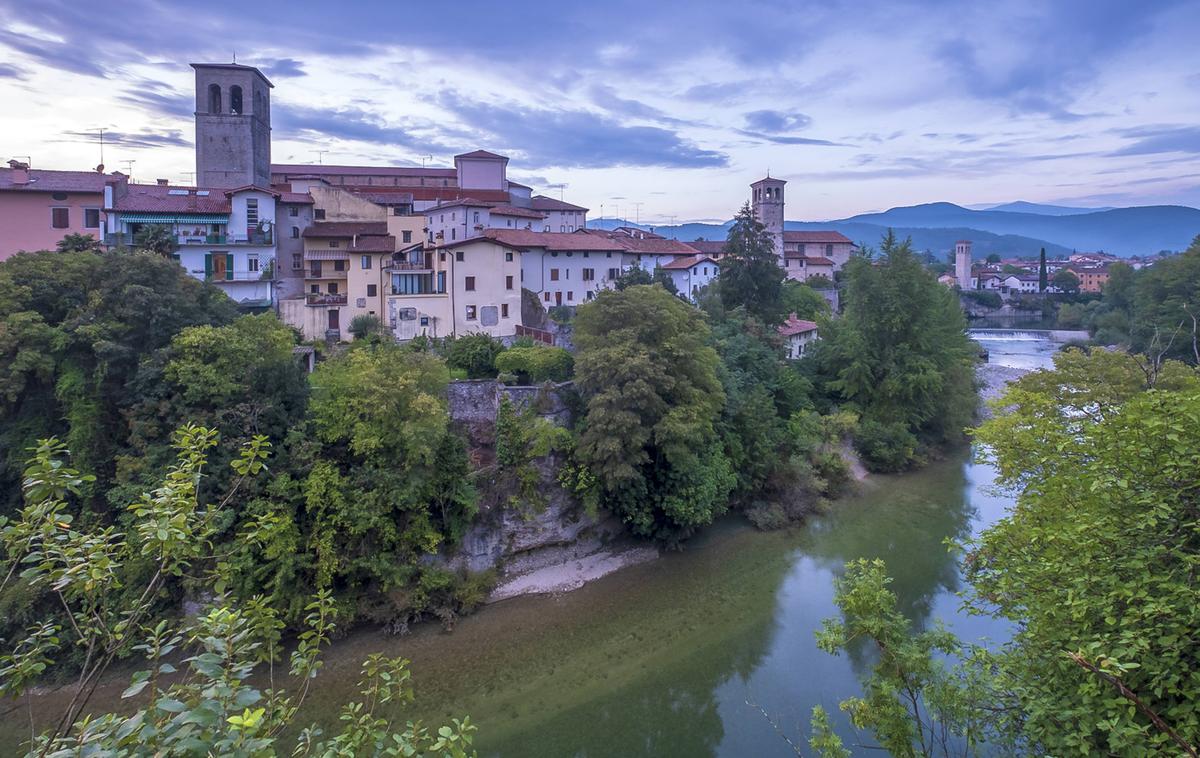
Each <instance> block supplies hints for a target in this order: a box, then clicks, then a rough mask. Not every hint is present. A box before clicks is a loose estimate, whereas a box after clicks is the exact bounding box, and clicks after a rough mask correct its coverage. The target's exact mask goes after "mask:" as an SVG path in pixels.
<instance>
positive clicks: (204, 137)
mask: <svg viewBox="0 0 1200 758" xmlns="http://www.w3.org/2000/svg"><path fill="white" fill-rule="evenodd" d="M192 68H194V69H196V186H198V187H229V188H232V187H245V186H247V185H250V184H254V185H257V186H260V187H269V186H270V185H271V88H272V87H273V86H274V85H272V84H271V82H269V81H267V77H265V76H263V75H262V72H261V71H259V70H258V69H256V68H254V67H253V66H241V65H238V64H236V63H193V64H192Z"/></svg>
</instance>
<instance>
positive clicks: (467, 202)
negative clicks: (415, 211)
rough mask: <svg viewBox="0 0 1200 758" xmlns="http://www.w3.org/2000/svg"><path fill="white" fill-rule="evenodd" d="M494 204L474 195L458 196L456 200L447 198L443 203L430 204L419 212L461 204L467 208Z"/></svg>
mask: <svg viewBox="0 0 1200 758" xmlns="http://www.w3.org/2000/svg"><path fill="white" fill-rule="evenodd" d="M495 204H496V203H494V202H490V201H487V200H478V199H476V198H474V197H463V198H459V199H457V200H447V201H446V202H444V203H438V204H437V205H431V206H429V207H428V208H426V209H425V210H423V211H421V212H422V213H433V212H434V211H440V210H445V209H446V208H460V207H463V206H465V207H467V208H491V207H492V206H493V205H495Z"/></svg>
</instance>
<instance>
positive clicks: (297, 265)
mask: <svg viewBox="0 0 1200 758" xmlns="http://www.w3.org/2000/svg"><path fill="white" fill-rule="evenodd" d="M302 268H304V256H303V255H301V254H300V253H292V270H293V271H299V270H300V269H302Z"/></svg>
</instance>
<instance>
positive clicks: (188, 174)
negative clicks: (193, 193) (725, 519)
mask: <svg viewBox="0 0 1200 758" xmlns="http://www.w3.org/2000/svg"><path fill="white" fill-rule="evenodd" d="M183 175H184V176H186V177H189V178H188V184H189V185H191V186H193V187H194V186H196V172H195V171H184V172H183Z"/></svg>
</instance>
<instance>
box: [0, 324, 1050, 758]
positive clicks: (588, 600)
mask: <svg viewBox="0 0 1200 758" xmlns="http://www.w3.org/2000/svg"><path fill="white" fill-rule="evenodd" d="M981 341H983V342H984V345H985V347H987V348H988V349H989V352H990V356H991V360H992V361H993V362H996V363H1001V364H1005V365H1012V366H1018V367H1022V368H1033V367H1038V366H1042V365H1046V364H1047V363H1048V362H1049V355H1050V354H1051V353H1052V352H1053V350H1054V348H1055V346H1054V345H1052V344H1050V343H1048V342H1046V341H1045V340H1042V339H1038V335H1036V334H1030V333H1022V332H1019V331H993V330H989V333H988V334H987V338H986V339H984V340H981ZM991 483H992V471H991V469H990V467H988V466H986V465H982V464H977V463H973V462H972V461H971V460H970V456H969V454H968V452H967V451H965V450H964V451H961V452H960V453H959V454H958V455H955V456H953V457H950V458H948V459H947V460H943V461H939V462H936V463H934V464H932V465H930V466H928V467H926V468H925V469H923V470H921V471H918V472H915V473H911V474H906V475H903V476H894V477H872V478H870V479H869V480H868V481H867V482H866V483H864V484H863V485H862V489H861V492H859V493H858V494H856V495H854V496H852V497H849V498H846V499H844V500H841V501H839V502H837V503H835V504H834V506H833V507H832V508H831V509H830V511H829V512H828V513H826V514H824V515H822V516H819V517H817V518H814V519H812V520H810V521H809V522H808V523H807V524H805V525H804V526H803V527H801V528H798V529H795V530H791V531H786V532H773V533H761V532H757V531H754V530H752V529H750V528H748V527H747V526H745V525H744V523H743V522H741V521H740V519H735V518H730V519H728V520H726V521H725V522H723V523H721V524H718V525H717V526H716V527H715V528H713V529H710V530H708V531H707V532H706V533H705V534H704V535H702V536H701V537H700V538H699V539H696V540H693V541H691V542H689V543H688V544H687V547H686V549H684V550H683V551H680V552H675V553H670V554H667V555H666V556H664V557H663V558H662V559H660V560H657V561H654V562H652V563H648V564H643V565H640V566H634V567H631V568H628V569H625V570H622V571H620V572H617V573H615V574H612V575H610V576H608V577H605V578H603V579H600V580H598V581H596V582H593V583H591V584H588V585H587V586H585V587H583V588H581V589H579V590H576V591H574V592H571V593H566V594H562V595H557V596H537V597H522V598H515V599H512V600H507V601H504V602H501V603H497V604H495V605H492V606H489V607H486V608H484V609H482V610H481V611H479V612H477V613H475V614H474V615H472V616H469V617H467V618H464V619H462V620H461V621H460V622H459V623H458V625H457V627H456V628H455V630H454V631H453V632H452V633H444V632H442V631H441V630H440V628H438V627H436V626H434V625H424V626H422V627H421V628H419V629H417V630H416V631H415V632H414V633H413V634H412V635H409V636H407V637H403V638H397V637H385V636H382V635H380V634H379V633H378V632H375V631H372V630H363V631H360V632H357V633H355V634H352V635H351V636H350V637H349V638H347V639H345V640H341V641H339V642H338V643H337V644H336V645H335V646H334V648H333V649H332V650H331V651H330V653H329V656H328V658H327V664H326V667H325V669H323V671H322V673H321V674H320V676H319V678H318V679H317V681H316V686H315V690H314V692H313V693H311V694H310V696H309V701H308V702H307V703H306V705H305V709H304V713H303V714H302V717H301V719H300V721H301V722H302V723H311V722H313V721H318V722H326V723H330V724H332V723H333V722H334V721H335V720H336V716H337V714H336V710H337V707H338V705H339V704H340V703H342V702H345V701H346V700H347V699H349V698H351V697H353V696H354V693H355V689H356V686H355V683H356V682H357V681H358V667H359V664H360V663H361V661H362V659H363V658H365V657H366V656H367V655H368V654H370V653H372V652H382V653H385V654H387V655H402V656H405V657H407V658H409V659H411V660H412V670H413V675H414V681H415V685H416V691H417V702H416V704H415V708H414V709H412V710H411V711H410V712H409V714H408V716H409V717H413V716H416V717H420V718H422V719H425V720H426V721H427V722H441V721H444V720H446V719H448V718H449V717H451V716H460V715H463V714H470V716H471V719H472V721H474V722H475V723H476V724H477V725H478V726H479V732H478V735H477V742H476V745H477V747H478V748H479V750H480V753H481V755H485V756H503V757H505V758H510V757H511V758H517V757H521V758H526V757H528V758H537V757H540V756H545V757H550V756H580V757H583V756H689V757H692V756H781V757H782V756H790V755H794V753H793V752H792V750H791V748H790V747H789V746H788V744H787V742H786V741H785V740H784V738H783V736H781V734H780V732H782V734H784V735H787V737H789V738H790V739H792V740H793V741H795V742H797V743H798V744H801V745H804V746H805V752H806V753H807V752H808V751H807V745H805V743H806V740H807V733H808V721H809V715H810V713H811V710H812V707H813V706H814V705H818V704H820V705H823V706H825V708H826V710H828V711H829V712H830V713H831V714H832V715H833V718H834V721H835V724H836V726H837V728H838V730H839V732H840V733H841V734H842V735H843V737H844V738H846V741H847V744H854V743H856V742H864V743H870V738H869V735H859V736H856V735H855V734H854V733H853V731H852V730H851V729H850V727H849V724H848V723H847V722H846V721H845V719H844V718H843V716H842V714H841V713H840V712H838V710H837V703H838V702H839V701H840V700H842V699H844V698H846V697H848V696H851V695H854V694H857V693H858V692H859V681H860V677H861V676H862V674H863V672H864V671H865V670H866V668H867V667H868V666H869V665H870V660H869V657H868V656H867V654H866V652H865V651H856V652H855V653H853V654H851V655H849V656H845V655H843V656H836V657H835V656H831V655H828V654H826V653H823V652H821V651H820V650H818V649H817V647H816V644H815V641H814V637H813V634H814V631H815V630H816V629H818V628H819V627H820V624H821V620H822V619H824V618H827V617H830V616H832V615H834V614H835V613H836V609H835V607H834V605H833V579H834V578H835V577H836V576H838V574H839V573H840V571H841V569H842V566H843V564H844V563H845V562H846V561H849V560H852V559H854V558H860V557H879V558H883V559H884V560H885V561H886V562H887V564H888V568H889V572H890V573H891V575H892V576H893V577H894V578H895V583H894V584H893V585H892V588H893V590H894V591H895V592H896V594H897V595H898V596H899V598H900V602H901V605H902V608H903V609H904V611H905V612H906V613H907V614H908V615H909V617H910V618H911V619H912V620H913V621H914V622H915V623H916V624H918V625H927V624H929V623H931V622H932V621H933V620H934V619H940V620H942V621H943V622H944V623H946V624H947V626H949V627H950V628H951V629H953V630H954V631H956V632H958V633H960V634H961V635H962V636H964V637H967V638H971V639H978V638H982V637H986V638H989V639H991V640H995V641H1002V640H1003V639H1004V638H1005V637H1006V635H1007V627H1006V626H1005V624H1004V623H1003V622H999V621H996V620H993V619H987V618H978V617H969V616H966V615H965V614H963V613H961V611H960V608H959V606H960V601H959V598H958V597H957V594H956V593H957V592H958V591H959V590H960V589H961V582H960V574H959V571H958V567H957V564H956V562H955V558H954V556H953V555H951V553H950V552H949V551H948V550H947V548H946V546H945V545H944V542H945V540H947V539H955V540H958V539H962V538H964V537H967V536H969V535H970V534H972V533H975V532H977V531H978V530H979V529H980V528H982V527H984V526H986V525H987V524H989V523H991V522H993V521H995V520H996V519H997V518H999V517H1000V516H1001V515H1002V514H1003V512H1004V509H1005V508H1006V507H1007V506H1008V505H1009V504H1010V501H1009V500H1008V499H1007V498H1006V497H1004V496H1002V495H1000V494H998V493H996V492H994V491H991V489H990V487H989V485H990V484H991ZM116 691H118V692H119V690H116ZM764 712H765V714H766V715H764ZM13 717H14V714H11V713H10V714H9V716H7V717H6V718H5V719H4V721H5V722H8V723H3V724H0V730H2V731H4V732H9V731H10V730H12V729H14V728H19V727H15V725H14V723H13V722H12V721H11V719H12V718H13ZM5 727H7V728H5ZM26 728H27V727H26ZM9 738H10V739H11V733H10V735H9ZM4 742H8V740H4ZM10 744H11V743H10ZM862 752H863V754H869V755H878V754H879V753H878V751H877V750H866V749H863V750H862Z"/></svg>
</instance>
